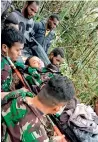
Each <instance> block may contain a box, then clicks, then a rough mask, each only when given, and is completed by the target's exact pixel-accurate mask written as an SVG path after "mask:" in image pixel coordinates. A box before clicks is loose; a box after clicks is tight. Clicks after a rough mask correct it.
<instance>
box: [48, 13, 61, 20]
mask: <svg viewBox="0 0 98 142" xmlns="http://www.w3.org/2000/svg"><path fill="white" fill-rule="evenodd" d="M54 18H56V19H57V20H58V21H60V19H59V17H58V15H57V14H52V15H50V16H49V19H54Z"/></svg>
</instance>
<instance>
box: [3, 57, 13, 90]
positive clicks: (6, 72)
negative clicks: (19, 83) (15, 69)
mask: <svg viewBox="0 0 98 142" xmlns="http://www.w3.org/2000/svg"><path fill="white" fill-rule="evenodd" d="M11 83H12V69H11V67H10V65H9V62H8V61H7V59H6V58H5V57H4V56H3V55H2V56H1V91H2V92H9V91H10V85H11Z"/></svg>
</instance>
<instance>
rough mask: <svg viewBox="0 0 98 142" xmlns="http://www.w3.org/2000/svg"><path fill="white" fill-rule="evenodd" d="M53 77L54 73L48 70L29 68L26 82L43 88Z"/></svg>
mask: <svg viewBox="0 0 98 142" xmlns="http://www.w3.org/2000/svg"><path fill="white" fill-rule="evenodd" d="M53 76H54V75H53V73H51V72H49V71H48V69H46V68H42V70H41V71H39V70H38V69H36V68H32V67H28V75H27V76H26V80H27V81H28V82H29V84H30V85H37V86H41V85H42V84H43V83H45V82H47V81H48V80H49V79H50V78H51V77H53Z"/></svg>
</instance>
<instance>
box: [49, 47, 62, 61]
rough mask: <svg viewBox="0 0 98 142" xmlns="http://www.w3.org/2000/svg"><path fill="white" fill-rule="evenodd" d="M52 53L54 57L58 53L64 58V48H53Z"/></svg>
mask: <svg viewBox="0 0 98 142" xmlns="http://www.w3.org/2000/svg"><path fill="white" fill-rule="evenodd" d="M51 53H53V55H54V57H57V56H58V55H60V56H61V57H62V58H64V49H63V48H59V47H57V48H54V49H53V50H52V51H51V52H50V54H51Z"/></svg>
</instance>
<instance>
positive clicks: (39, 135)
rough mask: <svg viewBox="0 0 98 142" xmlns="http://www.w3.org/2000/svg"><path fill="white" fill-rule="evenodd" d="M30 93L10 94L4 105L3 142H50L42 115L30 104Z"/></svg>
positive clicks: (16, 92)
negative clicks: (27, 99) (27, 98)
mask: <svg viewBox="0 0 98 142" xmlns="http://www.w3.org/2000/svg"><path fill="white" fill-rule="evenodd" d="M26 97H33V95H32V94H31V93H30V92H23V91H22V90H21V91H20V92H18V91H15V92H12V93H9V95H7V96H6V97H5V98H4V100H5V102H6V103H5V104H4V105H2V142H49V139H48V137H47V134H46V131H45V124H44V123H43V115H42V113H41V112H40V111H39V110H37V109H36V108H34V107H33V106H31V105H30V104H28V102H27V101H26Z"/></svg>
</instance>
